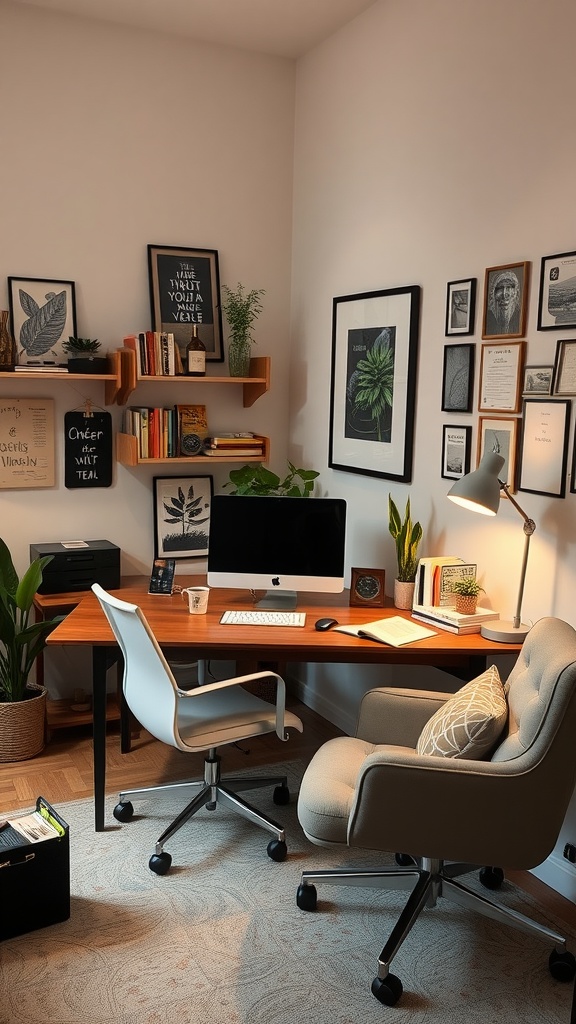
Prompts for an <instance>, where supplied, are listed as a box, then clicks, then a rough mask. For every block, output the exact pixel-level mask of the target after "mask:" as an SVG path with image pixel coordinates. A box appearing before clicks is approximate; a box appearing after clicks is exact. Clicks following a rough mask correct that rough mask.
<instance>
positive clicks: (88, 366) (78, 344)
mask: <svg viewBox="0 0 576 1024" xmlns="http://www.w3.org/2000/svg"><path fill="white" fill-rule="evenodd" d="M100 345H101V343H100V342H99V341H98V338H73V337H72V336H70V337H69V338H68V341H63V342H62V348H63V349H64V351H65V352H66V353H67V355H68V372H69V373H106V367H107V362H108V361H107V359H106V356H99V355H98V352H99V351H100Z"/></svg>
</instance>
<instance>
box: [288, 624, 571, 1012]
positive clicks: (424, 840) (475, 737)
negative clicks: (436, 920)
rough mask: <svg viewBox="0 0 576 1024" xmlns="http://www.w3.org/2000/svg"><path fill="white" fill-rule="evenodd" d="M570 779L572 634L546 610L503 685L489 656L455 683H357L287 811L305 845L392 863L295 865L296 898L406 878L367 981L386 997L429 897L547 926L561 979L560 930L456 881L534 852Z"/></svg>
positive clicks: (528, 864)
mask: <svg viewBox="0 0 576 1024" xmlns="http://www.w3.org/2000/svg"><path fill="white" fill-rule="evenodd" d="M575 779H576V632H575V631H574V629H573V628H572V627H571V626H570V625H568V624H567V623H566V622H562V621H561V620H560V619H555V618H544V619H541V620H540V621H539V622H537V623H536V625H535V626H533V628H532V629H531V630H530V632H529V634H528V636H527V638H526V640H525V642H524V645H523V648H522V651H521V652H520V654H519V656H518V660H517V662H516V664H515V666H514V668H513V670H512V672H511V673H510V676H509V678H508V681H507V683H506V685H505V686H504V687H502V684H501V682H500V679H499V676H498V672H497V670H496V669H495V668H490V669H488V670H487V671H486V672H485V673H483V675H482V676H480V677H479V678H478V679H477V680H474V681H473V682H471V683H467V684H466V686H464V687H462V689H461V690H459V691H458V693H456V694H442V693H438V692H429V691H421V690H406V689H393V688H382V689H375V690H371V691H370V692H369V693H367V694H366V695H365V696H364V698H363V700H362V704H361V707H360V714H359V720H358V726H357V731H356V735H355V736H354V737H348V736H342V737H338V738H336V739H332V740H329V741H328V742H327V743H325V744H324V745H323V746H322V747H321V748H320V749H319V750H318V752H317V753H316V754H315V756H314V758H313V759H312V761H311V763H310V765H309V766H308V768H307V770H306V772H305V774H304V778H303V781H302V787H301V790H300V796H299V802H298V817H299V819H300V823H301V825H302V828H303V829H304V832H305V834H306V836H307V837H308V838H309V839H310V840H311V841H312V842H313V843H316V844H317V845H320V846H332V845H334V844H347V845H348V846H350V847H352V848H354V847H362V848H364V849H369V850H378V851H387V852H389V853H394V852H395V853H396V863H397V867H390V868H384V869H383V870H381V871H377V870H375V871H354V870H352V869H351V870H349V871H339V870H338V871H325V872H324V871H305V872H304V873H303V875H302V880H301V884H300V886H299V889H298V895H297V903H298V906H299V907H300V908H301V909H302V910H314V909H316V885H318V884H319V883H322V884H323V883H331V884H337V885H344V884H352V885H365V886H372V887H376V888H378V887H379V888H383V889H402V890H404V889H409V890H411V892H410V896H409V898H408V901H407V903H406V905H405V908H404V910H403V911H402V914H401V915H400V918H399V919H398V921H397V922H396V924H395V926H394V927H393V929H392V932H391V935H390V938H389V939H388V941H387V943H386V945H385V946H384V949H383V950H382V953H381V955H380V958H379V961H378V975H377V977H376V978H375V979H374V981H373V983H372V992H373V994H374V995H375V996H376V998H377V999H379V1000H380V1001H381V1002H382V1003H385V1004H386V1005H388V1006H393V1005H394V1004H395V1003H396V1002H397V1001H398V999H399V998H400V996H401V994H402V984H401V982H400V979H399V978H397V977H395V975H393V974H390V973H389V968H390V964H391V962H392V959H393V958H394V956H395V955H396V953H397V952H398V950H399V948H400V946H401V944H402V942H403V941H404V939H405V938H406V936H407V934H408V932H409V931H410V929H411V928H412V926H413V924H414V923H415V921H416V919H417V918H418V916H419V914H420V913H421V912H422V910H424V908H425V907H433V906H435V904H436V902H437V899H438V898H439V897H441V896H445V897H446V898H448V899H452V900H454V901H455V902H456V903H458V904H460V905H461V906H463V907H465V908H467V909H472V910H476V911H477V912H479V913H481V914H484V915H485V916H487V917H489V918H493V919H495V920H497V921H500V922H502V923H505V924H508V925H513V926H514V927H516V928H519V929H521V930H522V931H524V932H527V933H528V934H536V935H540V936H544V937H545V938H548V939H549V940H550V941H551V943H553V945H554V948H553V950H552V953H551V955H550V960H549V965H550V970H551V972H552V974H553V976H554V977H555V978H558V979H560V980H565V981H570V980H572V978H573V977H574V975H575V973H576V960H575V958H574V956H573V955H572V953H570V952H568V951H567V949H566V943H565V940H564V938H563V937H562V936H561V935H557V934H556V933H555V932H553V931H551V930H550V929H549V928H546V927H543V926H541V925H539V924H537V923H536V922H534V921H532V920H530V919H529V918H527V917H524V916H522V915H519V914H517V913H515V912H514V911H512V910H509V909H506V908H504V907H503V906H500V905H499V904H498V903H497V902H495V901H494V899H493V898H491V897H490V898H489V897H488V895H486V896H482V895H479V894H478V893H475V892H473V891H471V890H470V889H468V888H466V887H465V886H464V885H463V884H462V882H460V881H457V880H456V879H457V876H460V875H462V874H465V873H466V872H467V871H471V870H473V869H474V867H479V866H481V865H483V867H482V870H481V872H480V880H481V881H482V883H483V885H484V886H485V887H486V888H487V889H492V890H495V889H498V888H499V887H500V885H501V883H502V881H503V878H504V874H503V871H502V870H501V868H499V867H495V865H502V866H503V867H509V868H532V867H535V866H536V865H537V864H540V863H541V862H542V861H543V860H544V859H545V858H546V857H547V856H548V854H549V853H550V852H551V850H552V849H553V847H554V844H555V842H556V840H557V837H558V834H559V831H560V827H561V825H562V822H563V819H564V815H565V813H566V809H567V807H568V803H569V801H570V797H571V795H572V791H573V789H574V783H575ZM398 851H406V852H405V853H404V852H403V853H398Z"/></svg>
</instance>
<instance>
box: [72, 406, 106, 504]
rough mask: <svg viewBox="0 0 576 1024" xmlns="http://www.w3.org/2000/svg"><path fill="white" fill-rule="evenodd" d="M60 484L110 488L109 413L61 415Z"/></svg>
mask: <svg viewBox="0 0 576 1024" xmlns="http://www.w3.org/2000/svg"><path fill="white" fill-rule="evenodd" d="M64 431H65V436H64V484H65V486H66V487H110V485H111V483H112V417H111V415H110V413H109V412H92V413H91V414H90V415H86V413H84V412H67V413H66V414H65V416H64Z"/></svg>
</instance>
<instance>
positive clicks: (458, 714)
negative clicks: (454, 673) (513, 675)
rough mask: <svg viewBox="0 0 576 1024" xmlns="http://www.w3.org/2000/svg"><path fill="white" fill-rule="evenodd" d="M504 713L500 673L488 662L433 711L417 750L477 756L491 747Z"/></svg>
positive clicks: (503, 723)
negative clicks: (484, 668)
mask: <svg viewBox="0 0 576 1024" xmlns="http://www.w3.org/2000/svg"><path fill="white" fill-rule="evenodd" d="M507 717H508V706H507V703H506V697H505V695H504V689H503V686H502V683H501V681H500V674H499V672H498V669H497V668H496V666H495V665H491V666H490V668H488V669H486V671H485V672H483V673H482V675H480V676H477V677H476V679H473V680H472V681H471V682H469V683H466V685H465V686H463V687H462V688H461V689H460V690H458V692H457V693H455V694H454V696H453V697H451V698H450V699H449V700H447V701H446V703H445V704H444V705H443V707H441V708H439V710H438V711H436V712H435V713H434V714H433V715H432V717H431V718H430V719H429V721H428V722H427V723H426V725H425V726H424V728H423V730H422V732H421V733H420V737H419V739H418V742H417V744H416V751H417V753H418V754H433V755H436V756H437V757H459V758H468V759H472V760H475V759H476V760H478V759H480V758H482V757H484V756H485V755H486V754H488V753H489V752H490V751H491V750H492V749H493V748H494V746H495V745H496V743H497V742H498V739H499V737H500V734H501V733H502V730H503V728H504V726H505V724H506V720H507Z"/></svg>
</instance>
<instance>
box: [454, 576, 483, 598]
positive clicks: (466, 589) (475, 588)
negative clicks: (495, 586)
mask: <svg viewBox="0 0 576 1024" xmlns="http://www.w3.org/2000/svg"><path fill="white" fill-rule="evenodd" d="M484 592H485V591H484V587H481V586H480V584H479V583H477V581H476V579H475V577H474V576H465V577H464V579H462V580H456V582H455V583H453V584H452V593H453V594H460V596H461V597H478V595H479V594H480V593H484Z"/></svg>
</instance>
